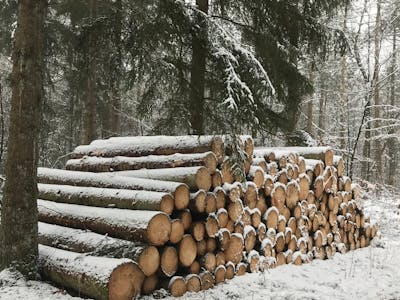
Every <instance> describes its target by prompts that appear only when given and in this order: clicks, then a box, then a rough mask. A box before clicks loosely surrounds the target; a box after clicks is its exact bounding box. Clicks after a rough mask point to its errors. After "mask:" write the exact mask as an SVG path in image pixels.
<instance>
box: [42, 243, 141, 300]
mask: <svg viewBox="0 0 400 300" xmlns="http://www.w3.org/2000/svg"><path fill="white" fill-rule="evenodd" d="M38 264H39V270H40V273H41V274H42V275H43V276H44V277H45V278H48V279H50V280H51V281H53V282H55V283H57V284H59V285H61V286H64V287H66V288H70V289H72V290H74V291H75V292H76V293H79V294H83V295H86V296H88V297H91V298H95V299H101V300H102V299H105V300H106V299H109V300H130V299H133V298H135V297H136V296H137V295H139V294H140V291H141V286H142V283H143V281H144V277H145V276H144V274H143V272H142V271H141V270H140V268H139V266H138V265H137V264H135V263H134V262H133V261H131V260H129V259H116V258H106V257H96V256H86V255H82V254H78V253H75V252H70V251H65V250H60V249H56V248H52V247H48V246H43V245H39V261H38Z"/></svg>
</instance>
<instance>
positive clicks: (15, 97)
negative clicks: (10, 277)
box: [0, 0, 47, 277]
mask: <svg viewBox="0 0 400 300" xmlns="http://www.w3.org/2000/svg"><path fill="white" fill-rule="evenodd" d="M46 11H47V1H46V0H20V1H19V2H18V15H17V29H16V32H15V44H14V52H13V71H12V99H11V113H10V131H9V140H8V157H7V161H6V172H5V173H6V178H7V180H6V183H5V187H4V197H3V201H2V211H1V220H2V226H1V236H2V244H1V246H0V247H1V249H2V251H1V265H2V267H8V266H11V265H12V266H14V267H15V268H16V269H17V270H19V271H20V272H21V273H23V274H24V275H27V276H29V277H33V276H35V273H36V270H37V265H36V263H37V256H38V248H37V205H36V196H37V187H36V172H37V160H38V152H39V149H38V143H37V140H38V134H39V124H40V118H41V117H40V113H41V107H42V100H43V82H42V81H43V56H44V51H43V43H44V37H43V31H44V20H45V16H46Z"/></svg>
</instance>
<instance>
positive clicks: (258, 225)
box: [38, 136, 377, 296]
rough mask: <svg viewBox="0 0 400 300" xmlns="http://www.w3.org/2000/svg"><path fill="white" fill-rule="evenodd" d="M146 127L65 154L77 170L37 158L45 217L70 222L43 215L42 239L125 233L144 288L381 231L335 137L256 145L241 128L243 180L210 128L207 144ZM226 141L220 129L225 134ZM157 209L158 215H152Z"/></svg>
mask: <svg viewBox="0 0 400 300" xmlns="http://www.w3.org/2000/svg"><path fill="white" fill-rule="evenodd" d="M142 138H143V137H140V138H135V137H133V138H110V139H108V140H102V141H94V142H92V143H91V144H90V145H88V146H82V147H78V148H77V150H79V151H77V150H76V151H75V152H76V153H75V156H76V158H75V159H74V160H70V161H69V162H68V163H67V165H68V168H70V169H73V170H81V171H68V170H51V169H44V168H39V170H38V181H39V182H40V184H39V192H40V193H41V194H40V197H42V198H45V199H47V200H51V201H54V202H49V201H45V200H39V201H38V204H39V219H40V220H41V221H43V222H49V223H52V224H57V225H62V226H68V227H71V228H70V229H69V230H66V232H65V234H61V233H60V230H59V229H57V230H55V229H54V228H53V229H52V230H53V231H55V233H53V234H51V231H50V233H49V232H48V231H49V227H51V226H56V227H57V225H45V229H46V230H44V229H43V225H41V224H43V223H40V224H39V238H40V239H41V241H42V243H45V244H47V245H50V246H55V247H59V248H63V249H65V250H72V251H74V252H85V253H89V254H90V255H105V256H113V257H121V253H118V251H116V250H115V251H116V253H114V252H113V251H114V250H113V248H112V247H111V248H110V250H107V249H108V248H107V247H108V246H109V245H108V244H109V243H108V242H107V243H105V246H104V248H102V247H99V249H94V250H93V249H92V248H93V244H95V243H97V241H98V242H100V240H101V238H102V237H103V235H102V234H107V235H108V236H109V237H107V238H109V239H111V241H113V242H112V243H115V244H116V245H118V241H121V239H124V240H127V241H123V242H122V244H121V249H122V250H121V251H120V252H123V253H124V254H123V256H122V257H127V258H131V259H132V260H133V261H135V262H136V263H137V265H138V266H139V268H140V269H141V270H142V272H143V273H144V275H145V276H146V277H145V278H144V280H143V283H142V285H141V288H142V293H143V294H151V293H152V292H153V291H154V290H155V289H157V288H160V287H164V288H167V289H169V290H170V292H171V294H172V295H174V296H181V295H183V294H184V293H185V292H187V291H200V290H205V289H208V288H211V287H213V286H214V284H218V283H221V282H224V281H225V280H227V279H231V278H233V277H234V276H235V275H237V276H240V275H243V274H244V273H245V272H258V271H263V270H266V269H268V268H274V267H276V266H279V265H282V264H288V263H293V264H295V265H301V264H303V263H307V262H309V261H311V260H312V259H325V258H330V257H332V256H333V255H334V254H335V253H336V252H341V253H345V252H346V251H349V250H352V249H356V248H359V247H364V246H368V245H369V243H370V240H371V239H372V238H373V237H374V236H375V235H376V232H377V225H376V224H374V225H371V220H370V219H369V218H368V217H367V216H365V215H364V213H363V211H362V209H361V208H359V207H358V206H357V205H356V203H355V201H354V200H353V197H358V195H359V194H360V193H357V192H356V188H355V186H354V185H352V183H351V180H350V179H349V178H348V177H346V176H345V175H344V172H345V166H344V161H343V159H342V158H341V157H340V156H336V155H334V153H333V151H332V149H330V148H328V147H313V148H304V147H291V148H282V147H280V148H258V149H256V150H254V147H253V142H252V140H251V138H250V137H245V136H242V137H240V139H239V142H240V143H241V149H242V150H244V152H245V153H246V156H247V157H246V162H245V164H244V165H243V166H242V167H243V170H241V172H242V173H243V174H244V175H245V176H246V178H244V182H241V181H240V180H239V181H238V179H239V178H236V175H235V176H234V175H233V174H234V172H233V170H232V166H233V165H234V164H232V162H231V161H230V159H229V156H230V155H233V154H234V153H233V152H232V151H233V150H232V149H230V148H227V149H224V147H222V150H221V152H220V153H219V154H218V153H216V151H217V150H215V149H216V148H215V147H214V146H210V145H211V144H210V141H211V140H212V139H211V138H210V137H205V138H204V139H202V138H200V140H201V142H200V144H202V143H203V142H204V141H206V140H208V141H207V142H204V145H203V146H199V145H198V146H199V148H198V149H191V150H190V149H189V148H185V147H186V145H185V143H184V142H183V141H184V140H187V139H188V140H190V139H192V137H189V138H188V137H184V138H183V139H182V140H181V142H177V139H179V138H181V137H163V139H162V140H163V141H165V151H164V150H162V147H164V145H161V144H160V143H159V144H158V145H156V144H157V141H156V140H155V139H154V138H149V139H148V137H144V140H143V142H142V141H141V139H142ZM164 138H165V139H164ZM145 140H147V141H151V143H150V142H148V143H147V144H146V142H145ZM168 140H169V141H168ZM171 141H175V142H174V144H173V143H172V142H171ZM134 142H137V144H135V145H134V144H133V143H134ZM226 142H227V138H226V137H224V136H221V137H220V141H219V143H220V144H224V143H226ZM179 143H181V144H179ZM155 145H156V146H157V147H155ZM171 145H172V146H171ZM122 146H123V147H122ZM141 146H143V151H142V150H140V149H139V148H140V147H141ZM168 147H169V148H168ZM201 147H203V148H202V149H200V148H201ZM217 148H218V147H217ZM179 149H182V151H180V152H181V153H182V154H180V153H177V151H178V150H179ZM185 149H186V150H185ZM253 150H254V151H253ZM118 151H119V152H118ZM211 152H212V153H211ZM253 152H254V153H253ZM77 153H78V154H77ZM79 153H80V154H79ZM112 154H113V155H116V156H113V155H112ZM121 155H125V156H124V157H122V156H121ZM142 155H148V156H142ZM206 157H209V161H211V162H206ZM178 160H181V161H178ZM235 167H237V165H236V166H235ZM143 168H145V169H143ZM82 170H86V171H91V172H83V171H82ZM96 172H97V173H96ZM235 174H236V173H235ZM87 187H91V188H87ZM178 188H180V190H179V193H178V191H177V189H178ZM189 191H190V193H189ZM139 192H140V193H139ZM353 194H354V195H353ZM356 194H357V195H356ZM120 195H121V197H119V196H120ZM179 195H180V196H179ZM163 197H165V198H168V199H169V200H168V201H169V202H168V203H171V198H172V199H173V200H174V202H173V205H172V206H171V205H170V204H169V205H168V207H169V208H168V209H165V208H162V207H164V206H162V205H161V203H162V199H163ZM178 197H180V199H181V201H177V198H178ZM182 199H184V200H182ZM165 201H166V202H167V200H165ZM56 202H62V203H56ZM149 203H151V204H149ZM77 204H79V205H77ZM57 205H61V206H57ZM86 205H93V206H96V207H90V208H89V207H87V206H86ZM55 206H57V207H55ZM99 206H102V207H99ZM72 207H73V208H72ZM171 207H172V208H171ZM142 209H143V210H142ZM89 210H90V213H89ZM152 210H153V211H152ZM163 212H164V213H163ZM136 214H137V215H136ZM152 214H154V215H152ZM156 216H160V220H159V221H158V222H154V221H153V222H152V218H153V217H156ZM161 216H163V217H161ZM164 218H166V220H165V219H164ZM163 219H164V220H163ZM139 220H141V221H139ZM138 223H139V224H140V225H139V224H138ZM155 223H158V225H156V224H155ZM161 223H162V224H161ZM153 225H154V227H153ZM58 227H59V226H58ZM167 227H168V228H167ZM150 228H151V230H150ZM166 228H167V230H166V232H163V231H162V229H166ZM83 229H86V230H87V229H90V230H91V231H92V232H87V231H85V230H83ZM70 230H72V231H74V230H77V231H79V232H86V234H87V239H88V241H87V242H86V243H84V241H82V240H81V239H79V238H74V237H73V236H72V231H71V232H70ZM157 230H161V231H160V232H157ZM149 231H152V232H153V234H150V233H149ZM41 232H42V233H41ZM57 234H58V235H59V236H57ZM92 235H97V238H98V239H96V238H94V237H91V236H92ZM150 235H151V236H153V237H152V238H150ZM84 236H85V235H84V234H83V235H82V237H84ZM156 240H157V241H156ZM91 241H92V242H93V243H91ZM125 242H126V243H127V244H125ZM135 247H136V248H137V249H140V247H147V248H145V249H148V247H153V248H152V249H153V250H154V249H156V252H157V254H152V256H153V257H155V258H154V261H157V263H154V264H151V263H143V259H144V258H142V257H145V254H144V253H145V252H144V251H142V250H136V251H130V250H129V249H132V248H133V249H135ZM106 252H108V253H106ZM148 252H149V251H148ZM157 255H158V258H157ZM148 256H151V255H148Z"/></svg>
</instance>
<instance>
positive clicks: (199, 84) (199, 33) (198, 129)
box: [189, 0, 208, 134]
mask: <svg viewBox="0 0 400 300" xmlns="http://www.w3.org/2000/svg"><path fill="white" fill-rule="evenodd" d="M196 5H197V9H198V10H199V11H200V12H196V16H195V19H196V25H197V26H196V27H195V29H194V32H193V34H192V65H191V77H190V104H189V112H190V123H191V127H192V133H193V134H204V115H203V114H204V90H205V73H206V56H207V19H206V17H205V16H204V15H203V13H204V14H208V0H196Z"/></svg>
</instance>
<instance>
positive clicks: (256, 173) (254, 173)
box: [247, 166, 265, 189]
mask: <svg viewBox="0 0 400 300" xmlns="http://www.w3.org/2000/svg"><path fill="white" fill-rule="evenodd" d="M264 174H265V173H264V170H263V169H262V168H261V167H256V166H251V167H250V171H249V174H248V175H247V177H248V179H249V181H253V182H254V183H255V185H256V186H257V188H258V189H259V188H261V187H262V186H263V184H264V181H265V179H264Z"/></svg>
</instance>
